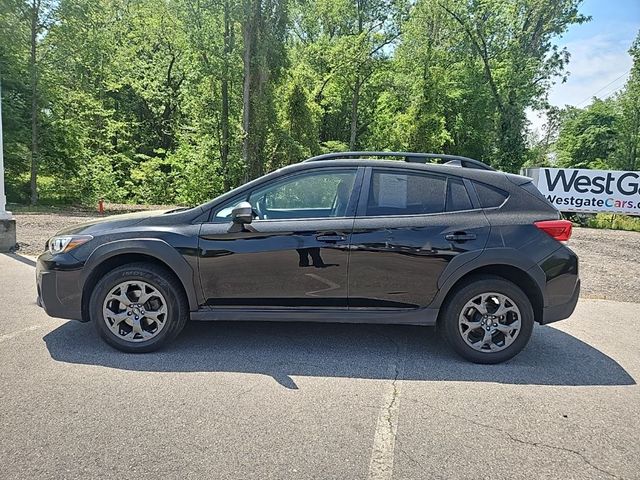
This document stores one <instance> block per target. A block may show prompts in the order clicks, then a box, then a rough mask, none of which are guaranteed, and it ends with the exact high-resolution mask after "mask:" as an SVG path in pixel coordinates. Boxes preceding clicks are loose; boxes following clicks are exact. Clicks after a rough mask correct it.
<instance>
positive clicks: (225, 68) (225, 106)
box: [220, 0, 231, 191]
mask: <svg viewBox="0 0 640 480" xmlns="http://www.w3.org/2000/svg"><path fill="white" fill-rule="evenodd" d="M230 54H231V28H230V19H229V0H225V2H224V58H223V62H222V112H221V116H222V118H221V120H220V123H221V125H220V127H221V130H222V145H221V149H220V163H221V164H222V182H223V183H222V184H223V187H224V190H225V191H227V190H229V188H230V187H231V185H230V182H229V169H228V166H229V55H230Z"/></svg>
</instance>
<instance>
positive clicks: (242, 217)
mask: <svg viewBox="0 0 640 480" xmlns="http://www.w3.org/2000/svg"><path fill="white" fill-rule="evenodd" d="M231 218H232V219H233V223H238V224H241V225H242V224H245V223H251V222H252V221H253V207H252V206H251V204H250V203H249V202H240V203H239V204H238V205H236V206H235V207H233V210H231Z"/></svg>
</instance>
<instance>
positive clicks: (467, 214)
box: [349, 169, 489, 309]
mask: <svg viewBox="0 0 640 480" xmlns="http://www.w3.org/2000/svg"><path fill="white" fill-rule="evenodd" d="M363 185H364V187H363V192H362V196H361V199H360V205H359V206H358V215H357V217H356V221H355V224H354V229H353V234H352V239H351V257H350V270H349V278H350V301H349V305H350V307H352V308H373V309H383V308H392V309H397V308H401V309H404V308H419V307H425V306H427V305H428V304H429V303H430V302H431V300H432V299H433V297H434V296H435V294H436V293H437V291H438V279H439V278H440V275H441V274H442V272H443V271H444V269H445V268H446V266H447V265H448V263H449V262H450V261H451V260H452V259H453V258H454V257H455V256H457V255H460V254H462V253H466V252H470V255H475V254H477V255H479V254H480V253H481V251H482V249H483V248H484V246H485V244H486V242H487V238H488V235H489V223H488V222H487V219H486V217H485V215H484V213H483V212H482V210H479V209H476V208H474V205H473V204H472V201H471V199H470V196H469V194H468V192H467V189H466V187H465V183H464V181H463V180H462V179H461V178H459V177H455V176H446V175H438V174H435V173H434V174H431V173H430V172H424V171H423V172H417V171H413V172H407V170H405V169H373V170H368V172H367V175H366V176H365V179H364V182H363Z"/></svg>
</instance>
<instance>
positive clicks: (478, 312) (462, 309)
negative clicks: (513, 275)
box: [441, 275, 534, 364]
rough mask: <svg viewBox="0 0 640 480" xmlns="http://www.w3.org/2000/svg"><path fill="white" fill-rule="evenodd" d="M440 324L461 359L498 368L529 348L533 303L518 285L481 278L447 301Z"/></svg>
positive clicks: (483, 276) (473, 280) (463, 285)
mask: <svg viewBox="0 0 640 480" xmlns="http://www.w3.org/2000/svg"><path fill="white" fill-rule="evenodd" d="M498 314H501V315H498ZM441 322H442V323H441V326H442V327H443V328H442V330H443V333H444V336H445V338H446V340H447V342H448V343H449V345H450V346H451V347H452V348H453V350H454V351H455V352H456V353H457V354H458V355H460V356H461V357H463V358H464V359H466V360H469V361H471V362H474V363H483V364H495V363H501V362H504V361H506V360H509V359H510V358H513V357H514V356H515V355H517V354H518V353H519V352H520V351H521V350H522V349H523V348H524V347H525V346H526V345H527V343H528V342H529V338H530V337H531V332H532V331H533V323H534V315H533V308H532V306H531V302H530V301H529V299H528V298H527V296H526V295H525V294H524V292H523V291H522V290H521V289H520V288H519V287H518V286H517V285H515V284H514V283H512V282H509V281H508V280H505V279H503V278H501V277H497V276H493V275H478V276H474V277H471V278H469V279H468V280H467V281H465V282H464V283H463V284H462V285H461V286H460V287H459V289H457V291H456V292H455V293H453V295H452V296H451V297H450V298H449V299H448V300H447V303H446V305H445V307H444V309H443V312H442V317H441ZM518 322H519V323H518ZM489 337H490V338H491V339H490V340H488V341H487V338H489Z"/></svg>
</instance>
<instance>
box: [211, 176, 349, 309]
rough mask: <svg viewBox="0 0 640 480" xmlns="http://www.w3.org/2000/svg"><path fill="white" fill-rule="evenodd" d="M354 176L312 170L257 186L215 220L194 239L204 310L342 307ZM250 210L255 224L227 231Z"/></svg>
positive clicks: (224, 207) (218, 213)
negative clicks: (241, 206)
mask: <svg viewBox="0 0 640 480" xmlns="http://www.w3.org/2000/svg"><path fill="white" fill-rule="evenodd" d="M356 177H357V169H356V168H336V169H327V168H317V169H313V170H310V171H304V172H302V173H296V174H292V175H290V176H287V177H285V178H282V179H276V180H271V181H269V182H267V183H266V184H263V185H259V186H257V187H256V188H255V189H253V190H252V191H250V192H247V193H246V194H243V196H242V197H241V198H234V199H233V200H231V201H230V202H228V203H229V204H228V205H222V206H220V207H219V208H217V209H216V212H214V214H213V217H212V220H211V222H210V223H205V224H203V225H202V227H201V230H200V238H199V255H200V257H199V267H200V268H199V269H200V279H201V284H202V288H203V293H204V296H205V298H206V300H207V305H208V306H210V307H231V306H256V307H293V306H302V307H346V306H347V272H348V262H349V242H350V237H351V231H352V228H353V221H354V214H355V208H356V198H355V197H356V196H355V195H354V194H353V192H354V190H355V189H356V185H357V183H356ZM240 201H248V202H250V203H251V205H252V207H253V209H254V214H255V215H256V218H255V220H254V221H253V222H252V223H251V224H248V225H245V226H244V228H240V227H239V226H238V225H234V224H233V223H232V221H231V218H230V213H231V210H232V208H233V207H234V206H235V205H236V204H237V203H239V202H240Z"/></svg>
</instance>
